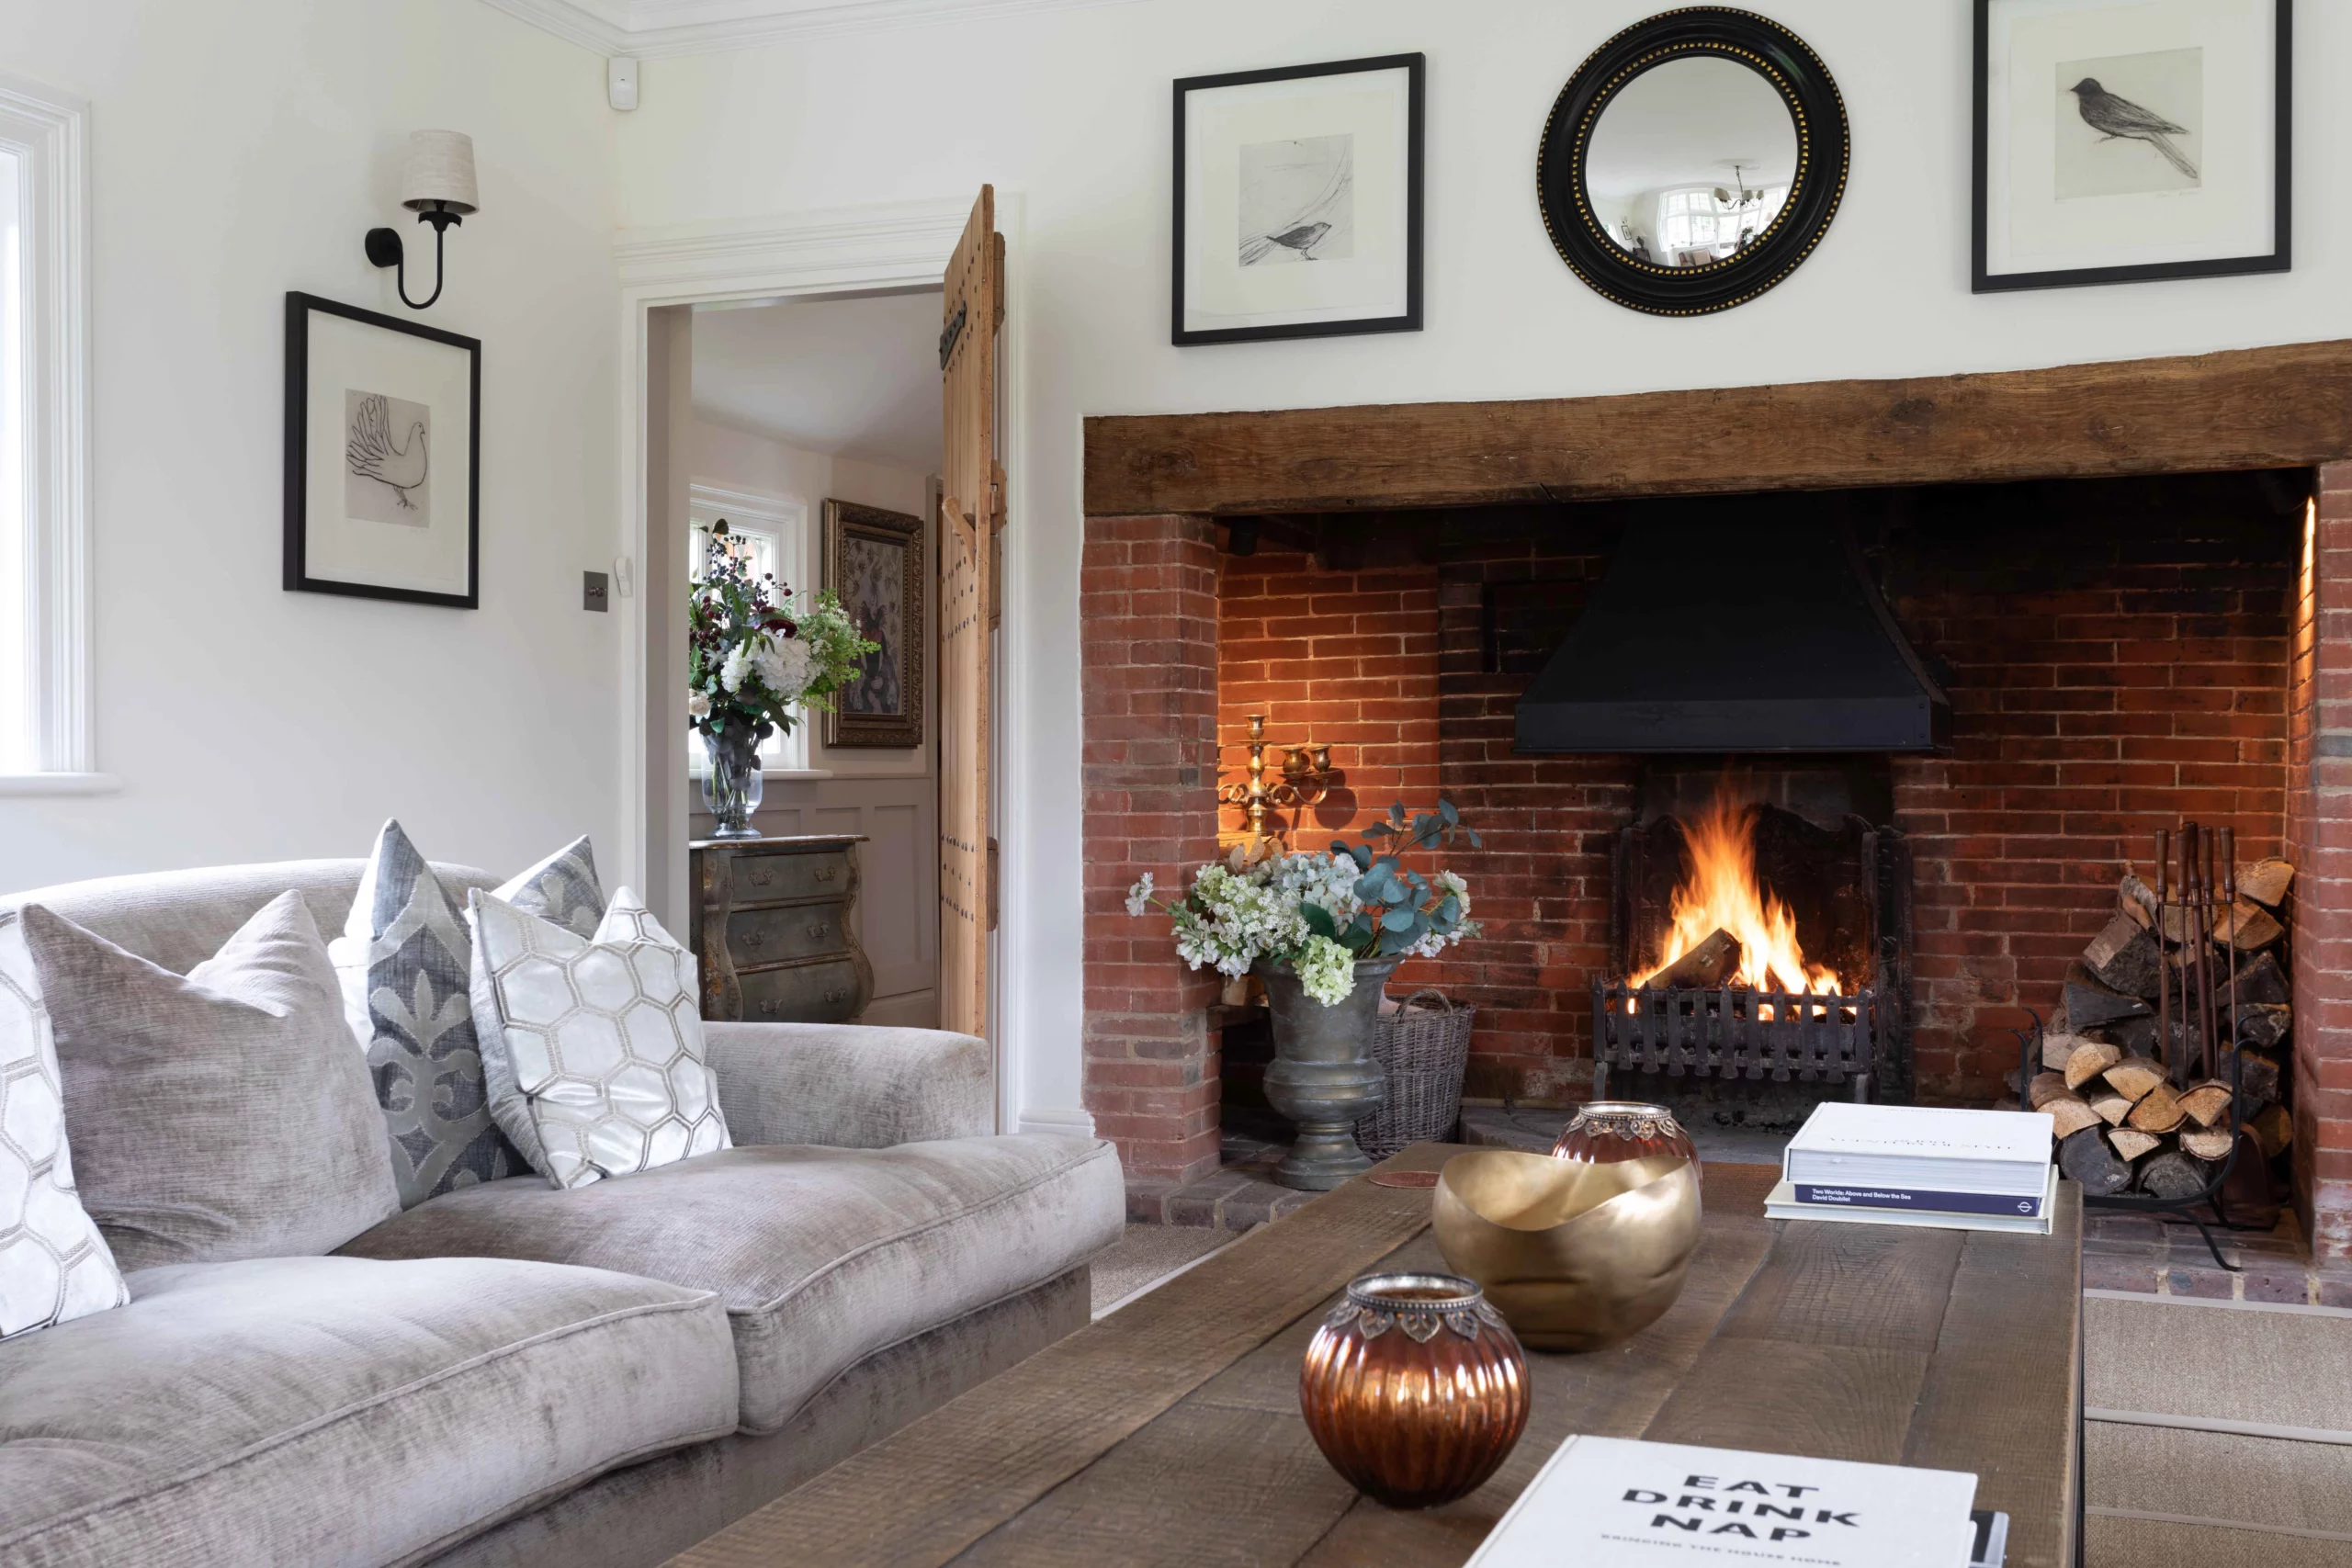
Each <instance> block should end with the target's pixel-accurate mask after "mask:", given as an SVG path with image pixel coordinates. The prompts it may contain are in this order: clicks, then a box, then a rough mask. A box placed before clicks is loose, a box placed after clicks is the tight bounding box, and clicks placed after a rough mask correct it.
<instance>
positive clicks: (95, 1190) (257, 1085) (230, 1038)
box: [21, 892, 400, 1273]
mask: <svg viewBox="0 0 2352 1568" xmlns="http://www.w3.org/2000/svg"><path fill="white" fill-rule="evenodd" d="M21 918H22V920H23V923H24V931H25V940H26V943H27V945H28V947H29V948H30V949H31V951H32V955H33V964H34V967H35V968H36V970H37V971H38V972H39V974H40V986H41V994H42V998H43V1000H44V1001H45V1003H46V1004H47V1006H48V1008H49V1015H50V1024H51V1030H52V1031H53V1032H54V1033H55V1036H56V1040H57V1060H58V1065H59V1066H60V1068H61V1069H62V1073H63V1076H64V1079H65V1124H66V1128H67V1131H68V1134H70V1136H71V1137H72V1139H73V1145H74V1174H75V1176H76V1178H77V1179H78V1180H79V1183H80V1187H81V1192H82V1202H83V1206H84V1207H85V1208H87V1209H88V1210H89V1212H90V1215H91V1217H92V1218H93V1219H95V1220H96V1221H97V1222H98V1228H99V1229H100V1231H102V1232H103V1233H104V1234H105V1235H106V1238H107V1244H108V1245H109V1246H110V1247H113V1248H114V1254H115V1260H116V1261H117V1262H118V1263H119V1264H120V1265H121V1267H122V1269H123V1270H124V1272H126V1273H128V1272H130V1271H132V1270H134V1269H149V1268H155V1267H158V1266H161V1265H164V1264H171V1263H218V1262H226V1261H228V1260H230V1259H232V1258H271V1257H284V1256H288V1255H291V1254H298V1253H324V1252H328V1251H332V1250H333V1249H334V1247H337V1246H339V1245H341V1244H342V1243H343V1242H345V1241H347V1240H349V1239H350V1238H351V1237H353V1236H355V1235H358V1234H359V1233H360V1232H361V1231H364V1230H366V1229H367V1228H368V1226H369V1225H372V1224H376V1223H377V1222H378V1221H379V1220H381V1219H383V1218H384V1217H385V1216H386V1215H388V1214H390V1213H397V1212H398V1210H399V1208H400V1197H399V1193H398V1191H397V1190H395V1188H394V1186H393V1182H392V1167H391V1161H390V1158H389V1157H388V1156H387V1155H386V1152H385V1148H384V1122H383V1117H382V1116H381V1115H380V1114H379V1112H378V1111H377V1109H376V1095H375V1090H374V1089H372V1088H371V1087H370V1086H369V1084H368V1064H367V1061H366V1059H365V1058H364V1057H362V1056H361V1055H360V1054H359V1050H358V1048H357V1046H356V1043H354V1042H353V1040H352V1038H351V1032H350V1030H349V1029H348V1028H347V1027H346V1026H345V1022H344V1014H343V997H342V992H341V989H340V987H338V986H337V985H336V983H335V975H334V965H333V964H331V963H330V962H329V961H328V958H327V950H326V943H325V942H322V940H320V937H319V930H318V927H317V925H316V924H315V923H314V922H313V921H312V920H311V911H310V909H309V907H308V906H307V905H305V904H304V903H303V901H302V896H301V895H300V894H299V893H292V892H288V893H282V894H280V895H278V896H277V897H275V898H273V899H271V900H270V901H269V902H268V903H266V904H265V905H263V906H262V908H260V909H259V910H258V911H257V912H255V914H254V917H253V918H252V919H249V920H247V921H246V922H245V923H244V925H243V927H242V928H241V929H240V930H239V931H237V933H236V934H235V935H233V936H232V937H231V938H230V939H229V940H228V941H227V942H225V943H223V944H222V946H221V948H220V952H218V953H214V954H213V955H212V956H211V957H209V958H208V959H206V960H205V961H204V962H203V963H201V964H198V965H197V966H196V967H195V968H193V969H191V970H189V971H188V972H187V975H185V976H181V975H175V974H173V973H172V972H171V971H170V970H168V969H164V968H162V967H160V966H159V965H157V964H151V963H149V962H148V961H147V960H146V959H143V958H141V957H139V956H138V955H137V954H135V953H127V952H125V951H124V950H123V949H121V948H119V947H118V946H116V945H115V944H114V943H113V942H108V941H107V940H106V939H105V938H104V937H101V936H97V935H95V934H94V933H92V932H90V931H85V930H83V929H82V928H81V927H79V926H77V925H75V924H74V923H73V922H72V921H70V920H67V919H62V917H60V916H58V915H55V914H52V913H51V911H50V910H49V909H48V908H45V907H43V906H41V905H39V904H32V905H28V906H26V908H25V909H24V912H23V915H22V917H21Z"/></svg>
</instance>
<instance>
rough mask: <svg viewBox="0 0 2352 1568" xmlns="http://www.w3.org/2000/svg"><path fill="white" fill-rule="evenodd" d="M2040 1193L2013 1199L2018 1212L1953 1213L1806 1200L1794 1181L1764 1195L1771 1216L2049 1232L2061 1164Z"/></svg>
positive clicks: (1939, 1227) (1768, 1217) (2054, 1208)
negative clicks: (2033, 1196) (2034, 1196)
mask: <svg viewBox="0 0 2352 1568" xmlns="http://www.w3.org/2000/svg"><path fill="white" fill-rule="evenodd" d="M2049 1172H2050V1174H2049V1175H2048V1177H2046V1178H2045V1179H2043V1182H2042V1189H2041V1197H2039V1198H2019V1199H2015V1200H2011V1201H2014V1202H2017V1203H2018V1204H2021V1205H2023V1207H2022V1208H2021V1209H2020V1210H2019V1211H2018V1213H2009V1214H1998V1213H1949V1212H1946V1211H1940V1210H1935V1209H1883V1208H1874V1207H1865V1206H1863V1205H1861V1204H1858V1203H1857V1204H1825V1203H1803V1202H1799V1201H1797V1190H1796V1187H1795V1186H1794V1184H1792V1183H1791V1182H1787V1181H1782V1182H1780V1183H1778V1184H1777V1185H1775V1186H1774V1187H1773V1189H1772V1190H1771V1191H1770V1192H1768V1193H1766V1194H1765V1195H1764V1217H1765V1218H1766V1219H1768V1220H1827V1221H1829V1222H1830V1223H1831V1224H1848V1225H1919V1226H1922V1227H1925V1228H1928V1229H1931V1230H1948V1231H2015V1232H2018V1233H2020V1234H2022V1235H2049V1234H2050V1232H2051V1229H2052V1222H2053V1220H2054V1219H2055V1216H2056V1213H2057V1202H2058V1168H2057V1167H2056V1166H2054V1165H2053V1166H2051V1167H2049Z"/></svg>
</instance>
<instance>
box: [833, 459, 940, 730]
mask: <svg viewBox="0 0 2352 1568" xmlns="http://www.w3.org/2000/svg"><path fill="white" fill-rule="evenodd" d="M924 532H925V530H924V528H923V523H922V518H920V517H914V516H910V515H909V514H908V513H903V512H886V511H884V510H883V509H882V508H880V507H878V506H861V505H859V504H858V503H857V502H854V501H827V502H825V508H824V570H823V579H824V586H825V587H827V588H830V589H831V590H832V591H833V592H834V593H836V594H837V595H839V596H840V598H841V602H842V609H844V610H846V611H848V612H849V615H850V617H851V618H852V619H853V620H854V621H856V622H857V623H858V626H859V629H860V630H861V631H862V632H863V633H864V634H865V638H866V640H868V641H869V642H878V643H880V644H881V645H882V647H881V649H880V650H879V651H878V652H876V653H871V654H868V655H867V656H866V660H865V676H864V677H863V678H862V679H860V680H858V681H856V682H853V683H852V684H850V685H848V686H845V687H843V688H842V690H841V691H840V692H839V693H838V694H835V697H834V706H833V711H832V712H831V713H828V714H827V715H826V716H825V744H826V745H827V746H828V747H832V748H860V747H863V748H867V749H870V750H893V749H895V750H908V749H910V748H913V747H917V746H920V745H922V739H923V698H924V695H925V692H924V683H925V681H926V679H927V676H928V669H927V664H926V660H925V659H924V649H925V648H926V647H927V646H928V638H929V634H930V623H929V622H928V621H927V620H925V618H924V592H923V584H924V581H925V570H924V559H923V536H924Z"/></svg>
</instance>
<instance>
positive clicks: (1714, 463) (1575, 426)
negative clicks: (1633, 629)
mask: <svg viewBox="0 0 2352 1568" xmlns="http://www.w3.org/2000/svg"><path fill="white" fill-rule="evenodd" d="M2345 457H2352V341H2337V342H2331V343H2305V344H2281V345H2278V346H2276V347H2270V348H2253V349H2242V350H2234V351H2232V352H2229V353H2223V354H2207V355H2192V356H2188V357H2181V358H2169V359H2138V360H2128V361H2121V362H2116V363H2109V364H2099V365H2069V366H2061V367H2056V368H2053V369H2043V370H2012V371H2002V372H1997V373H1991V374H1984V375H1965V376H1934V377H1921V378H1913V379H1909V380H1895V381H1809V382H1797V383H1791V384H1786V385H1781V386H1770V387H1742V388H1736V389H1721V390H1701V391H1677V392H1639V393H1632V394H1628V395H1625V396H1620V397H1593V398H1555V399H1543V400H1525V401H1513V402H1465V403H1388V404H1374V405H1364V406H1360V407H1353V408H1324V409H1286V410H1280V411H1274V412H1261V413H1244V412H1235V413H1202V414H1152V415H1117V416H1096V417H1093V418H1090V419H1088V420H1087V421H1086V510H1087V512H1088V513H1091V514H1094V515H1097V516H1105V515H1121V514H1148V513H1210V514H1250V513H1292V512H1334V511H1346V510H1350V509H1362V508H1374V507H1377V508H1390V507H1411V506H1466V505H1487V504H1496V503H1508V502H1544V501H1592V500H1601V499H1606V498H1610V497H1619V496H1644V495H1662V494H1685V495H1687V494H1698V493H1705V492H1710V491H1713V492H1730V491H1767V490H1836V489H1845V488H1849V487H1857V486H1867V485H1899V484H1928V483H1939V482H1951V481H1979V482H1983V481H1997V480H2003V479H2063V478H2075V477H2099V476H2115V475H2126V474H2158V473H2195V472H2200V471H2208V470H2216V469H2227V468H2301V467H2303V466H2306V465H2311V464H2317V463H2324V462H2333V461H2336V460H2338V459H2342V458H2345Z"/></svg>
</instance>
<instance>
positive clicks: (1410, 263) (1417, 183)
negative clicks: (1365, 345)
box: [1169, 53, 1429, 348]
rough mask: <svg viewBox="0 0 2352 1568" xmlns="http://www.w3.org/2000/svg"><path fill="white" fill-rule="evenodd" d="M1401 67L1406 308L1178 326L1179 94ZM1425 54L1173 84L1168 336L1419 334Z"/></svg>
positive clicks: (1192, 340) (1174, 339)
mask: <svg viewBox="0 0 2352 1568" xmlns="http://www.w3.org/2000/svg"><path fill="white" fill-rule="evenodd" d="M1397 70H1402V71H1404V72H1405V73H1407V77H1406V83H1407V85H1406V98H1407V107H1406V118H1407V125H1406V164H1407V167H1406V176H1405V177H1406V188H1405V310H1404V313H1403V314H1401V315H1396V316H1366V317H1358V318H1353V319H1351V320H1347V321H1293V322H1286V323H1283V324H1280V325H1267V326H1255V327H1215V328H1187V327H1186V326H1185V325H1184V273H1185V265H1184V237H1185V217H1184V194H1185V173H1186V170H1185V163H1184V153H1185V131H1184V100H1185V96H1186V95H1188V94H1191V93H1196V92H1204V91H1210V90H1214V89H1216V88H1218V87H1240V86H1250V85H1255V84H1257V83H1261V82H1290V81H1306V80H1309V79H1312V78H1315V77H1319V76H1346V75H1354V74H1359V73H1367V72H1374V71H1397ZM1428 104H1429V57H1428V56H1427V55H1424V54H1419V53H1414V54H1382V55H1372V56H1367V57H1365V58H1363V59H1360V60H1333V61H1326V62H1322V63H1320V64H1316V65H1283V66H1274V67H1271V68H1269V69H1266V70H1262V71H1227V72H1224V73H1219V74H1217V75H1213V76H1186V77H1182V78H1180V79H1179V80H1178V81H1177V82H1176V84H1175V111H1176V118H1175V131H1176V134H1175V142H1174V157H1175V164H1174V179H1173V190H1172V192H1171V197H1172V201H1173V205H1174V209H1175V211H1174V224H1173V239H1172V241H1171V243H1170V250H1169V293H1170V312H1169V323H1170V325H1169V333H1170V337H1169V341H1170V342H1171V343H1173V344H1175V345H1176V346H1178V347H1180V348H1190V347H1197V346H1200V345H1203V344H1222V343H1268V342H1272V341H1275V340H1279V339H1285V338H1315V337H1353V336H1358V335H1361V334H1363V333H1417V332H1419V331H1420V330H1421V212H1422V146H1423V141H1424V140H1425V138H1424V130H1425V128H1426V126H1427V123H1428Z"/></svg>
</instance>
